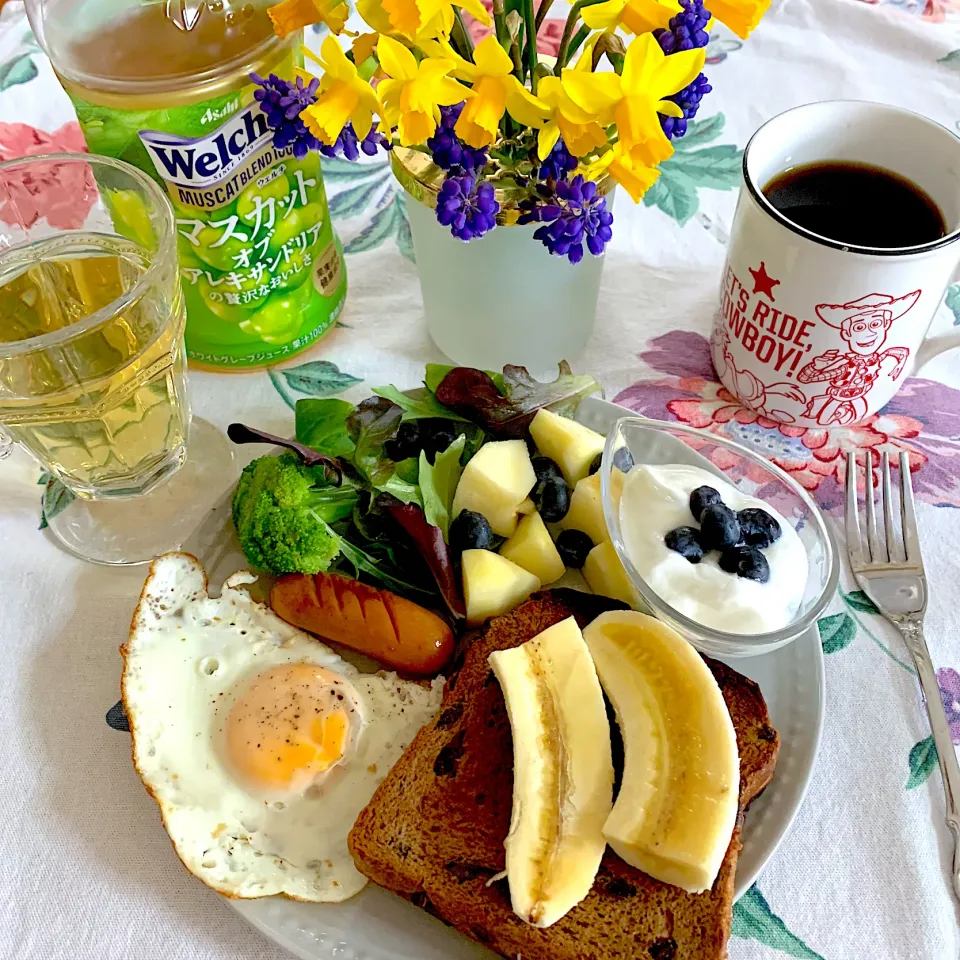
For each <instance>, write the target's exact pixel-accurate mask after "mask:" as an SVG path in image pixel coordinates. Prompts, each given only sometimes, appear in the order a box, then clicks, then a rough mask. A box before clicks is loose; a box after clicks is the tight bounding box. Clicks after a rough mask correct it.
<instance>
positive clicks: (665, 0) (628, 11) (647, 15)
mask: <svg viewBox="0 0 960 960" xmlns="http://www.w3.org/2000/svg"><path fill="white" fill-rule="evenodd" d="M710 9H711V10H712V9H713V7H712V6H711V7H710ZM679 12H680V4H679V3H678V2H677V0H606V2H605V3H596V4H594V5H593V6H590V7H584V8H583V12H582V14H581V15H582V17H583V22H584V23H585V24H586V25H587V26H588V27H590V29H591V30H612V29H614V28H616V27H623V29H624V30H626V31H627V32H628V33H636V34H637V35H639V34H641V33H649V32H650V31H651V30H657V29H660V28H663V29H666V27H667V24H668V23H669V22H670V18H671V17H672V16H674V15H675V14H677V13H679Z"/></svg>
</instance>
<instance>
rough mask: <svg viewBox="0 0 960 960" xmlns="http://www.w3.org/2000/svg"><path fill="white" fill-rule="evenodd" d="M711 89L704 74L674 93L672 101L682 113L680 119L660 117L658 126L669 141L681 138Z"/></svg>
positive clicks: (670, 98) (669, 98)
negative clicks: (688, 122)
mask: <svg viewBox="0 0 960 960" xmlns="http://www.w3.org/2000/svg"><path fill="white" fill-rule="evenodd" d="M712 89H713V87H711V86H710V83H709V81H708V80H707V78H706V76H705V75H704V74H702V73H701V74H700V76H698V77H697V79H696V80H694V81H693V83H691V84H690V85H689V86H686V87H684V88H683V89H682V90H681V91H680V92H679V93H675V94H674V95H673V96H672V97H667V99H668V100H672V101H673V102H674V103H675V104H677V106H678V107H680V109H681V110H682V111H683V116H682V117H665V116H663V115H661V116H660V126H661V127H662V128H663V132H664V133H665V134H666V135H667V138H668V139H669V140H675V139H677V138H678V137H682V136H683V135H684V134H685V133H686V132H687V121H688V120H692V119H693V118H694V117H695V116H696V115H697V111H698V110H699V109H700V101H701V100H702V99H703V98H704V97H705V96H706V95H707V94H708V93H709V92H710V91H711V90H712Z"/></svg>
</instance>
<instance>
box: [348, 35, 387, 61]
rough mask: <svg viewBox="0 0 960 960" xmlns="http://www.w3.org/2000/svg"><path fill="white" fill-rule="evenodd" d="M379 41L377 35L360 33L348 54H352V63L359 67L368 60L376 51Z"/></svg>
mask: <svg viewBox="0 0 960 960" xmlns="http://www.w3.org/2000/svg"><path fill="white" fill-rule="evenodd" d="M379 39H380V34H379V33H360V34H358V35H357V37H356V38H355V39H354V41H353V46H352V47H351V48H350V52H351V53H352V54H353V62H354V63H355V64H356V65H357V66H358V67H359V66H360V65H361V64H363V63H366V62H367V60H369V59H370V57H371V56H372V54H373V52H374V51H375V50H376V49H377V41H378V40H379Z"/></svg>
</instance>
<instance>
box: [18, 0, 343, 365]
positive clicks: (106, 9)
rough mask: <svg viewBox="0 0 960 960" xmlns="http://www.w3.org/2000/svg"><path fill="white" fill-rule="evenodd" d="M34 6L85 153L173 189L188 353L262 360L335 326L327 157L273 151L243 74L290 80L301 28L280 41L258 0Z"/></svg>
mask: <svg viewBox="0 0 960 960" xmlns="http://www.w3.org/2000/svg"><path fill="white" fill-rule="evenodd" d="M28 12H29V14H30V20H31V23H32V24H33V27H34V31H35V32H36V33H37V36H38V38H39V39H40V42H41V43H42V45H43V47H44V49H45V50H46V51H47V53H48V54H49V56H50V59H51V61H52V63H53V65H54V68H55V69H56V71H57V74H58V76H59V77H60V80H61V82H62V83H63V85H64V88H65V89H66V91H67V93H68V94H69V95H70V98H71V100H72V101H73V104H74V106H75V107H76V110H77V116H78V118H79V120H80V125H81V127H82V128H83V133H84V137H85V138H86V141H87V146H88V147H89V148H90V151H91V152H92V153H99V154H104V155H106V156H110V157H118V158H120V159H122V160H126V161H127V162H129V163H132V164H134V165H135V166H137V167H139V168H140V169H142V170H143V171H144V172H146V173H148V174H149V175H150V176H152V177H153V178H154V179H156V180H157V181H158V182H159V183H160V184H161V186H163V187H164V189H165V190H166V192H167V194H168V196H169V197H170V201H171V203H172V204H173V208H174V212H175V215H176V224H177V233H178V250H179V256H180V274H181V278H182V281H183V291H184V299H185V301H186V306H187V328H186V345H187V356H188V358H189V359H190V360H191V361H194V362H197V363H200V364H205V365H209V366H214V367H219V368H231V367H232V368H237V369H239V368H246V367H251V366H261V365H264V364H268V363H274V362H277V361H279V360H283V359H284V358H286V357H288V356H290V355H291V354H293V353H295V352H297V351H299V350H301V349H303V348H304V347H307V346H309V345H310V344H311V343H313V342H314V341H315V340H317V338H318V337H320V336H322V335H323V334H324V333H326V332H327V330H329V329H330V328H331V327H332V326H333V324H334V322H335V321H336V318H337V316H338V314H339V313H340V310H341V309H342V307H343V302H344V298H345V296H346V273H345V271H344V266H343V254H342V250H341V248H340V244H339V240H338V239H337V237H336V234H335V233H334V230H333V227H332V224H331V223H330V216H329V211H328V208H327V200H326V194H325V192H324V187H323V179H322V175H321V171H320V158H319V156H318V154H317V153H316V152H315V151H311V152H310V153H308V154H307V155H306V156H305V157H304V158H303V159H297V158H296V157H294V156H293V153H292V151H291V149H290V148H285V149H278V148H277V147H276V146H275V145H274V143H273V131H272V130H271V129H270V128H269V127H268V125H267V118H266V115H265V114H264V113H263V112H262V111H261V109H260V104H259V103H258V102H257V101H256V100H255V99H254V96H253V94H254V91H255V90H256V89H257V88H256V86H255V85H254V84H253V83H252V82H251V80H250V76H249V75H250V74H251V73H257V74H262V75H264V76H266V75H267V74H269V73H276V74H278V75H280V76H282V77H287V78H292V77H293V75H294V70H295V68H296V67H298V66H299V65H300V55H299V41H300V36H299V34H295V35H293V36H290V37H287V38H286V39H280V38H278V37H277V36H276V35H275V33H274V30H273V26H272V24H271V21H270V18H269V17H268V15H267V13H266V4H265V3H263V2H256V3H250V2H246V3H238V2H237V0H205V2H197V0H159V2H157V0H30V2H29V3H28ZM128 213H131V212H130V211H128ZM117 215H123V212H122V211H121V212H120V213H118V212H117V211H114V216H117Z"/></svg>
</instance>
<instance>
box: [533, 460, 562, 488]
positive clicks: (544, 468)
mask: <svg viewBox="0 0 960 960" xmlns="http://www.w3.org/2000/svg"><path fill="white" fill-rule="evenodd" d="M530 463H531V464H532V465H533V472H534V473H535V474H536V476H537V483H538V484H539V483H543V482H544V480H562V479H563V471H562V470H561V469H560V468H559V467H558V466H557V465H556V464H555V463H554V462H553V461H552V460H551V459H550V458H549V457H534V458H533V459H532V460H531V461H530Z"/></svg>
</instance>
